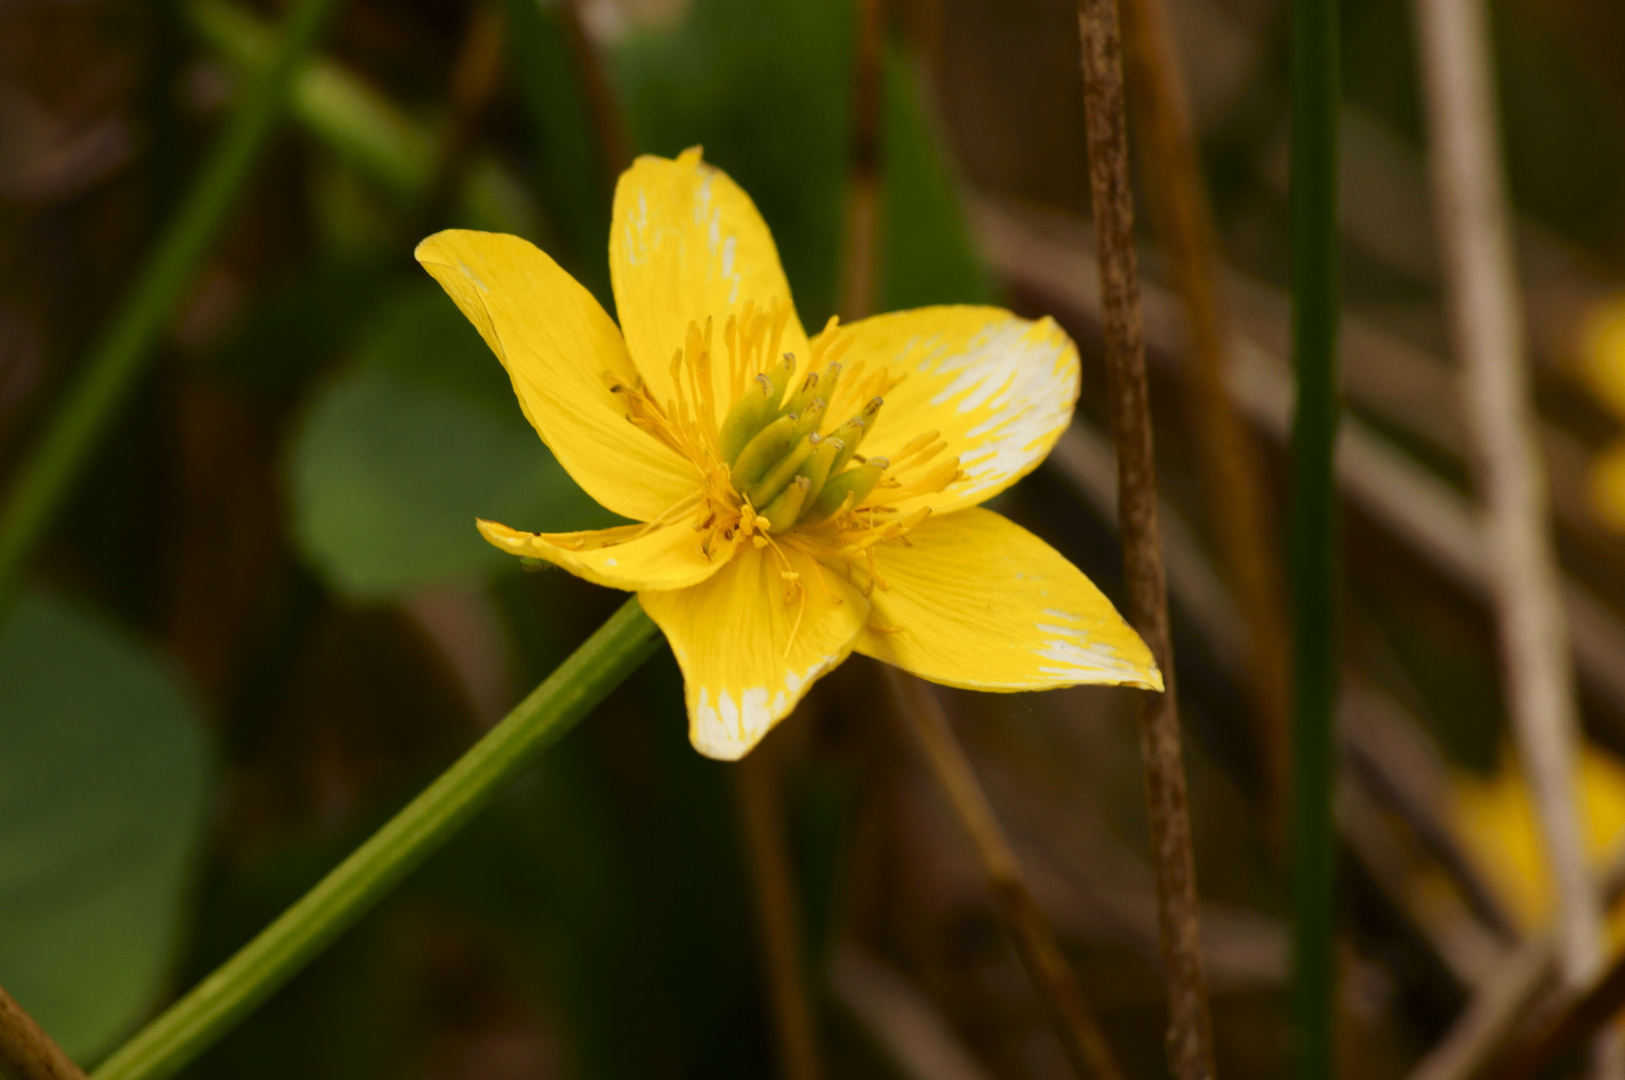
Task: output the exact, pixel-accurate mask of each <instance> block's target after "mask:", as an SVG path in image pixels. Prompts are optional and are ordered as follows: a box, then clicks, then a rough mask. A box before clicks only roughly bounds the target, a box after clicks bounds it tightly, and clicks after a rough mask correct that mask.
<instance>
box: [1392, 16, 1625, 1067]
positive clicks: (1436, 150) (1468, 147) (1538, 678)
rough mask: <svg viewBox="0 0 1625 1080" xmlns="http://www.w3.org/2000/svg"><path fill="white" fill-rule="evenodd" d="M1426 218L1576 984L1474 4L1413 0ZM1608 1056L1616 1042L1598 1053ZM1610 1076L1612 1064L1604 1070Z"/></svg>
mask: <svg viewBox="0 0 1625 1080" xmlns="http://www.w3.org/2000/svg"><path fill="white" fill-rule="evenodd" d="M1416 18H1417V28H1418V41H1419V44H1420V46H1421V55H1422V61H1423V65H1422V66H1423V69H1424V70H1423V73H1424V76H1425V79H1426V88H1427V106H1428V133H1429V142H1430V147H1431V166H1432V173H1433V181H1434V215H1435V219H1436V222H1437V225H1438V229H1439V236H1440V248H1441V250H1442V252H1443V255H1444V267H1445V271H1446V273H1445V279H1446V295H1447V297H1448V300H1449V307H1450V315H1451V321H1452V330H1453V332H1454V338H1455V343H1456V347H1457V350H1458V351H1459V352H1460V354H1461V359H1462V364H1463V370H1464V375H1465V379H1464V389H1465V392H1466V406H1467V408H1466V416H1467V420H1468V427H1469V429H1470V430H1471V432H1472V435H1473V442H1474V450H1475V451H1476V458H1477V460H1476V465H1477V469H1476V473H1477V481H1478V488H1479V492H1480V498H1481V500H1482V503H1483V507H1484V518H1485V527H1486V530H1487V534H1488V535H1487V540H1488V543H1487V545H1486V546H1487V548H1488V550H1489V552H1490V560H1491V566H1492V577H1491V580H1492V585H1493V588H1492V593H1493V596H1494V600H1495V604H1496V607H1497V623H1498V627H1499V632H1500V646H1501V649H1500V651H1501V663H1502V665H1503V670H1504V671H1505V673H1506V675H1505V677H1506V689H1507V704H1508V712H1509V713H1510V718H1511V721H1512V728H1513V731H1514V734H1515V737H1516V739H1517V745H1518V752H1519V757H1520V758H1521V759H1522V764H1523V768H1524V772H1525V774H1526V775H1527V776H1528V778H1529V783H1530V787H1531V789H1532V793H1533V795H1534V803H1535V808H1536V814H1537V818H1538V820H1539V823H1540V828H1541V833H1542V838H1543V840H1544V842H1545V850H1546V857H1547V860H1548V862H1549V865H1550V866H1551V873H1552V891H1553V894H1554V899H1555V906H1556V910H1557V942H1558V968H1559V973H1560V976H1561V978H1562V981H1563V983H1564V984H1565V986H1566V987H1567V988H1568V989H1569V990H1570V991H1571V992H1576V991H1578V990H1579V989H1581V988H1582V987H1585V986H1588V985H1590V984H1591V982H1592V981H1593V980H1594V979H1595V978H1596V976H1597V974H1598V972H1599V971H1600V970H1601V968H1602V965H1603V963H1604V958H1605V944H1604V923H1603V913H1602V907H1601V903H1600V900H1599V897H1598V893H1597V889H1596V886H1595V883H1594V881H1593V879H1592V875H1591V873H1590V870H1589V867H1588V866H1587V861H1586V852H1585V839H1584V837H1585V830H1584V826H1583V823H1582V820H1581V816H1580V810H1579V806H1578V804H1577V802H1576V799H1575V792H1576V791H1577V790H1578V782H1579V774H1578V770H1577V767H1576V760H1575V758H1576V749H1577V744H1578V741H1579V734H1578V733H1579V730H1580V721H1579V709H1578V705H1577V703H1576V700H1575V689H1574V671H1573V667H1572V666H1571V663H1570V657H1569V642H1568V626H1567V622H1566V620H1565V618H1564V613H1563V600H1562V588H1561V581H1562V573H1561V570H1560V569H1559V567H1558V563H1557V556H1556V552H1555V551H1554V547H1553V539H1552V525H1551V520H1550V513H1549V508H1548V505H1547V496H1546V486H1545V477H1544V471H1543V468H1542V465H1541V461H1540V449H1539V446H1538V444H1537V442H1536V438H1535V412H1534V406H1533V404H1532V402H1531V400H1530V392H1529V385H1528V384H1529V375H1528V371H1527V365H1526V363H1525V355H1524V354H1525V334H1524V324H1523V311H1522V306H1521V303H1520V300H1519V297H1518V289H1517V279H1516V276H1515V271H1514V267H1513V251H1512V236H1511V228H1510V225H1509V222H1510V216H1509V211H1508V206H1507V196H1506V191H1505V187H1504V183H1503V180H1502V167H1501V149H1500V138H1499V135H1498V121H1497V117H1496V112H1495V104H1494V91H1493V78H1492V75H1491V73H1490V67H1489V63H1490V61H1489V58H1490V57H1491V56H1492V55H1493V54H1492V51H1491V45H1490V35H1489V28H1488V26H1487V25H1486V23H1485V18H1484V8H1483V4H1482V3H1481V0H1417V3H1416ZM1610 1056H1611V1057H1614V1059H1615V1060H1616V1061H1617V1060H1618V1059H1617V1051H1616V1052H1615V1053H1614V1054H1611V1055H1610ZM1608 1071H1609V1072H1610V1073H1612V1074H1613V1075H1618V1069H1617V1067H1616V1068H1610V1069H1609V1070H1608Z"/></svg>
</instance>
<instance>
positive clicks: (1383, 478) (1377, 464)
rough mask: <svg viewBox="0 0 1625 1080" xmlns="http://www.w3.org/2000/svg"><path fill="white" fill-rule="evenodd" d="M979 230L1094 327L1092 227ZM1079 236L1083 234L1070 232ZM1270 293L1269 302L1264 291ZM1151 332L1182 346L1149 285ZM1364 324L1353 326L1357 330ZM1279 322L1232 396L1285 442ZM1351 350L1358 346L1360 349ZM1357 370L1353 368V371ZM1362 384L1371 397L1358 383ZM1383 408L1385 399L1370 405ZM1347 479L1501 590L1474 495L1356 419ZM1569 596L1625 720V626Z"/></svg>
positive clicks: (1384, 511) (1593, 664)
mask: <svg viewBox="0 0 1625 1080" xmlns="http://www.w3.org/2000/svg"><path fill="white" fill-rule="evenodd" d="M972 209H973V211H974V216H975V219H976V224H977V231H978V235H979V238H980V240H981V242H982V246H983V250H984V251H985V252H986V253H987V255H988V257H989V261H990V262H991V263H992V265H993V267H994V269H995V270H997V271H998V272H999V273H1000V274H1001V275H1003V276H1004V277H1005V278H1007V279H1008V280H1010V281H1011V282H1013V283H1015V284H1018V285H1019V286H1021V287H1022V288H1025V289H1029V290H1031V291H1032V292H1034V293H1036V294H1039V295H1041V296H1043V297H1044V298H1045V302H1046V303H1047V304H1049V305H1050V307H1051V309H1052V310H1056V311H1057V313H1058V314H1063V313H1064V314H1065V315H1066V316H1067V317H1068V318H1071V319H1075V320H1081V321H1083V322H1093V321H1096V320H1098V319H1100V317H1101V310H1100V296H1099V288H1098V285H1097V280H1098V270H1097V268H1096V264H1095V261H1094V250H1093V247H1092V246H1091V245H1090V244H1089V242H1088V241H1087V239H1086V238H1085V236H1084V232H1086V230H1082V229H1080V227H1078V226H1077V225H1074V224H1073V223H1072V221H1071V219H1067V218H1061V217H1058V216H1056V215H1049V214H1046V215H1044V216H1043V218H1042V221H1041V222H1037V221H1033V220H1031V219H1030V218H1029V216H1028V215H1026V214H1021V213H1016V212H1014V211H1012V210H1011V209H1009V208H1008V206H1007V205H1001V204H998V203H995V202H994V201H992V200H990V199H988V198H986V197H983V198H981V199H978V200H977V201H976V202H974V203H973V204H972ZM1071 236H1075V237H1076V238H1075V239H1068V237H1071ZM1258 291H1259V294H1260V295H1261V296H1262V295H1264V291H1263V290H1262V289H1261V288H1260V289H1259V290H1258ZM1269 295H1270V298H1271V300H1272V304H1271V307H1272V310H1280V311H1285V310H1286V297H1285V296H1284V295H1282V294H1278V293H1273V292H1272V293H1270V294H1269ZM1144 298H1145V304H1146V326H1147V328H1148V333H1149V336H1150V340H1151V343H1152V345H1153V347H1154V348H1155V350H1156V351H1155V352H1154V353H1153V355H1154V356H1156V357H1159V358H1165V357H1167V356H1170V355H1172V354H1175V353H1177V351H1178V350H1179V349H1180V348H1182V331H1181V319H1180V311H1179V304H1178V301H1176V300H1175V299H1174V298H1173V297H1172V296H1170V295H1169V294H1167V293H1165V292H1163V291H1161V290H1159V289H1158V288H1156V287H1155V286H1153V285H1148V286H1146V288H1145V293H1144ZM1355 326H1357V320H1355V319H1353V318H1346V319H1344V328H1345V332H1347V331H1349V330H1351V329H1353V328H1354V327H1355ZM1366 329H1367V331H1368V334H1367V341H1366V345H1365V346H1363V347H1368V348H1369V349H1371V350H1372V351H1373V353H1375V352H1376V351H1379V350H1380V351H1386V352H1388V353H1391V354H1394V355H1409V356H1425V355H1426V354H1423V353H1420V352H1419V351H1418V350H1416V349H1414V348H1412V347H1410V346H1407V345H1405V344H1404V343H1403V342H1400V341H1399V340H1397V339H1395V338H1393V337H1391V336H1389V335H1386V334H1382V333H1380V332H1379V331H1377V330H1375V328H1371V327H1367V328H1366ZM1267 330H1268V327H1267V326H1264V325H1257V326H1251V327H1248V328H1246V329H1245V331H1244V332H1243V333H1242V334H1240V335H1238V336H1237V337H1236V338H1235V340H1234V342H1233V345H1232V357H1233V359H1234V360H1235V366H1234V369H1233V371H1232V372H1231V377H1230V381H1229V383H1228V384H1227V385H1226V389H1227V390H1228V391H1229V393H1230V399H1231V401H1232V402H1234V403H1235V405H1236V407H1237V408H1238V409H1239V410H1240V411H1241V413H1242V414H1243V415H1244V416H1246V417H1247V419H1248V421H1249V422H1250V423H1251V424H1253V425H1254V426H1255V427H1256V428H1257V429H1258V430H1259V431H1260V432H1261V433H1263V434H1266V435H1269V436H1270V437H1271V438H1272V439H1274V440H1276V441H1277V442H1284V441H1285V440H1286V439H1287V437H1288V434H1289V428H1290V425H1291V415H1292V382H1291V374H1290V372H1289V371H1288V370H1287V367H1286V363H1285V361H1284V360H1283V359H1282V357H1281V356H1280V355H1279V354H1278V353H1276V352H1273V351H1271V350H1270V348H1269V347H1268V346H1267V345H1266V344H1265V342H1266V341H1267V340H1268V334H1267V333H1266V331H1267ZM1348 352H1349V353H1350V355H1352V353H1353V349H1352V348H1350V349H1349V350H1348ZM1352 370H1354V369H1351V371H1352ZM1351 388H1352V389H1354V390H1355V392H1356V400H1360V399H1359V398H1358V392H1359V381H1358V379H1351ZM1367 404H1370V405H1372V407H1373V408H1375V409H1376V411H1378V412H1381V411H1382V409H1381V408H1380V404H1379V403H1377V402H1374V401H1371V400H1369V399H1367ZM1338 483H1339V484H1340V485H1341V486H1342V488H1343V491H1344V494H1345V495H1347V497H1348V500H1349V502H1350V503H1351V504H1353V505H1356V506H1358V507H1360V508H1361V510H1362V511H1363V512H1365V513H1367V514H1370V515H1371V517H1372V518H1373V519H1375V520H1376V521H1377V522H1378V523H1380V524H1381V525H1382V527H1383V528H1385V529H1386V530H1388V531H1389V532H1390V533H1392V534H1393V535H1394V536H1396V537H1397V538H1399V539H1400V540H1402V541H1403V542H1405V543H1406V544H1408V545H1410V547H1411V548H1412V550H1414V551H1415V552H1416V553H1417V554H1418V555H1419V556H1421V557H1422V558H1423V559H1424V560H1426V561H1427V562H1428V563H1429V564H1431V565H1432V566H1433V567H1434V568H1435V569H1437V570H1438V571H1439V572H1440V573H1441V574H1442V575H1443V576H1444V577H1446V578H1448V579H1449V580H1451V581H1453V582H1455V583H1456V584H1457V585H1460V586H1461V587H1462V588H1463V589H1465V590H1467V591H1468V592H1470V593H1473V594H1480V595H1482V594H1487V593H1488V591H1489V587H1490V565H1489V554H1488V549H1487V545H1486V542H1485V537H1484V531H1483V529H1482V528H1481V527H1480V526H1481V522H1480V520H1479V518H1478V516H1477V515H1476V514H1475V513H1474V512H1473V508H1472V507H1471V506H1470V505H1469V504H1468V502H1467V500H1466V499H1464V498H1462V497H1461V496H1460V495H1459V494H1457V493H1456V490H1455V489H1454V488H1453V487H1451V486H1450V485H1449V484H1448V483H1446V482H1445V481H1443V480H1441V479H1439V478H1438V477H1437V476H1436V475H1434V474H1433V473H1432V472H1430V471H1429V470H1428V469H1426V468H1425V467H1423V466H1422V465H1420V464H1418V463H1417V462H1416V461H1415V460H1414V459H1412V458H1411V457H1409V456H1408V455H1407V454H1405V453H1404V452H1403V451H1401V450H1400V449H1399V448H1398V447H1397V446H1395V445H1394V444H1393V443H1392V442H1390V441H1389V440H1388V439H1387V438H1385V437H1384V436H1383V435H1381V434H1379V433H1378V432H1377V431H1376V430H1375V429H1374V428H1372V427H1370V426H1369V425H1367V424H1365V423H1364V422H1362V421H1361V420H1359V418H1357V417H1354V416H1345V417H1344V418H1343V421H1342V435H1341V449H1340V452H1339V456H1338ZM1563 599H1564V606H1565V610H1566V612H1567V615H1568V621H1569V627H1570V630H1571V631H1572V635H1573V645H1574V661H1575V664H1576V665H1577V666H1578V668H1579V672H1580V674H1581V676H1582V677H1583V678H1584V680H1585V685H1586V688H1587V690H1589V691H1590V692H1592V693H1595V694H1597V695H1598V697H1599V698H1601V699H1602V700H1604V701H1606V702H1607V703H1608V705H1609V707H1610V708H1612V709H1613V710H1615V711H1616V712H1618V713H1620V714H1625V665H1622V664H1620V663H1619V657H1620V656H1622V655H1625V621H1622V620H1621V619H1620V618H1619V617H1618V616H1617V615H1615V614H1614V613H1613V611H1611V610H1610V609H1609V608H1608V606H1607V605H1606V604H1604V603H1603V601H1602V600H1601V599H1600V598H1599V597H1598V596H1597V595H1596V594H1595V593H1593V592H1592V591H1590V590H1589V589H1588V588H1587V587H1586V586H1585V585H1583V584H1581V583H1580V582H1579V581H1578V580H1576V579H1574V578H1572V577H1570V578H1568V579H1567V580H1566V581H1565V582H1564V588H1563Z"/></svg>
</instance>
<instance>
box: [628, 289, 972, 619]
mask: <svg viewBox="0 0 1625 1080" xmlns="http://www.w3.org/2000/svg"><path fill="white" fill-rule="evenodd" d="M789 319H790V307H789V305H788V304H786V303H783V302H782V301H775V302H774V303H772V304H771V305H769V306H768V307H767V308H766V309H759V308H757V307H756V306H755V305H754V304H752V303H750V302H748V301H747V302H746V304H745V305H744V308H743V309H742V310H741V311H740V313H739V314H738V315H737V316H729V317H728V321H727V323H726V324H725V325H724V326H723V328H722V343H723V346H724V348H725V349H726V351H727V362H728V368H727V374H728V379H727V382H726V384H725V387H726V391H727V393H728V403H727V407H726V409H724V410H719V409H718V402H717V400H716V398H717V393H716V390H715V385H716V384H715V383H714V382H713V366H712V330H713V327H712V323H711V320H710V319H707V320H706V323H705V325H704V326H703V327H701V326H700V325H699V324H698V323H697V322H690V323H689V325H688V332H687V335H686V339H685V341H684V343H683V346H682V348H680V349H678V350H677V351H676V353H675V354H674V355H673V356H672V359H671V381H672V386H673V388H674V394H673V396H671V397H669V398H667V400H665V401H663V402H662V401H659V400H657V399H656V398H655V396H654V395H653V394H652V393H651V392H650V389H649V388H648V387H647V386H646V385H645V384H644V382H643V380H642V379H638V380H637V381H636V382H635V383H631V384H628V383H627V382H625V381H623V380H622V379H620V378H618V377H615V376H613V375H606V381H607V383H608V385H609V388H610V391H611V392H612V393H614V394H615V395H616V396H617V398H618V399H619V400H620V401H621V402H622V403H623V406H624V408H625V410H626V417H627V419H628V420H630V421H631V422H632V423H633V424H635V425H637V426H638V427H639V428H641V429H643V430H644V431H646V432H648V433H649V434H650V435H652V436H653V437H654V438H656V439H659V440H660V441H661V442H663V443H665V444H666V445H667V446H669V447H671V448H672V449H673V450H674V451H676V452H677V453H679V454H681V455H682V456H683V457H685V458H687V459H688V460H689V461H690V462H692V463H693V464H694V466H695V468H696V470H697V471H698V473H699V476H700V485H699V488H698V490H697V491H696V492H695V493H694V494H693V495H691V496H689V497H688V498H685V499H683V500H681V501H679V502H678V503H677V504H675V505H673V506H672V507H670V508H669V509H668V510H667V511H666V512H665V513H663V514H662V515H660V517H659V518H658V519H657V520H656V521H652V522H650V525H651V527H653V526H658V525H664V524H668V523H670V522H672V521H676V520H680V519H681V518H682V517H684V516H689V515H692V517H693V519H694V528H695V530H696V531H697V532H699V533H701V534H702V537H703V538H702V540H701V543H700V548H701V550H702V551H703V552H704V553H705V555H706V557H707V558H710V557H711V555H712V553H713V551H714V550H715V548H716V546H717V540H718V539H719V538H720V539H722V540H724V541H728V542H731V541H733V540H734V538H735V537H736V536H738V537H740V538H741V539H749V540H750V541H751V542H752V543H753V544H755V545H756V546H757V547H758V548H762V547H767V546H770V545H773V546H775V550H777V544H778V543H784V544H785V545H787V546H790V547H792V548H793V549H795V550H800V551H803V552H805V553H806V554H808V555H811V556H813V558H814V559H815V561H818V562H824V563H830V562H838V563H845V564H847V566H848V569H849V576H850V567H851V564H852V563H853V562H854V561H857V560H860V559H861V560H863V561H864V562H865V563H866V564H867V566H868V569H869V574H868V575H867V577H868V580H867V582H866V588H872V587H874V586H875V585H876V584H879V585H880V586H881V587H884V583H883V582H879V581H878V580H877V579H876V577H875V575H874V572H873V557H872V554H871V552H872V548H873V547H874V545H875V544H878V543H881V542H883V541H887V540H896V539H901V538H902V537H903V536H904V535H905V534H906V533H907V532H908V531H909V530H910V529H912V528H914V527H915V526H917V525H918V524H919V523H920V522H922V521H924V520H925V518H926V517H927V516H929V514H930V510H929V509H928V508H921V509H919V510H916V511H915V512H913V513H911V514H907V515H904V514H902V513H901V511H899V510H898V508H897V507H896V506H895V505H894V504H896V503H898V502H901V501H902V500H904V499H907V498H911V497H914V496H918V495H927V494H933V493H935V492H938V491H941V490H943V489H944V488H946V487H947V486H948V485H949V484H951V483H953V482H954V481H955V480H957V479H958V478H959V475H960V473H959V459H958V458H950V459H947V460H945V461H941V462H938V463H937V464H936V465H935V466H934V467H932V468H930V469H929V470H924V469H923V466H925V465H926V464H927V463H928V462H930V461H931V460H932V459H933V458H934V457H935V456H936V455H937V454H938V453H939V452H941V451H942V450H943V449H944V448H945V447H946V445H947V444H946V443H945V442H942V441H941V440H940V439H938V437H937V432H934V431H932V432H926V433H923V434H921V435H920V436H918V437H917V438H915V439H913V440H912V441H910V442H909V443H908V444H907V445H906V446H904V447H903V449H902V450H901V452H900V453H899V454H898V455H897V457H896V458H895V460H888V459H887V458H884V457H871V458H865V457H864V456H863V455H862V454H861V453H859V449H860V447H861V446H862V444H863V441H864V439H865V438H866V437H867V436H868V435H869V433H870V432H871V431H872V430H873V429H874V426H875V424H876V423H877V421H878V419H879V416H880V411H881V407H882V405H883V404H884V401H885V395H886V394H887V393H888V392H890V390H891V389H892V388H893V387H895V386H896V385H897V384H898V383H899V382H901V381H902V379H903V377H904V373H893V372H891V371H888V370H886V369H884V368H880V369H877V370H867V368H866V365H865V362H864V361H863V360H861V359H860V360H858V361H857V362H856V363H853V364H852V365H850V368H844V367H843V364H842V362H841V361H842V358H843V357H844V356H845V354H846V352H847V350H848V348H849V346H850V345H851V342H852V338H851V335H850V334H849V333H848V332H847V331H845V330H843V329H842V328H841V327H840V326H839V324H838V320H837V319H835V318H831V319H830V321H829V323H828V325H827V326H826V327H825V331H824V333H823V334H821V335H819V337H818V339H817V343H816V344H815V345H814V346H813V348H812V355H811V357H810V358H809V363H808V364H807V366H806V369H805V370H804V371H803V372H802V373H801V374H800V376H799V378H798V377H797V372H798V370H799V369H800V365H799V364H798V361H797V357H796V356H795V355H794V353H791V352H784V353H781V352H780V351H779V347H780V344H781V343H782V341H783V337H784V331H785V328H786V326H787V325H788V323H789ZM836 417H844V418H845V419H842V420H840V421H839V422H832V418H836ZM905 542H906V541H905ZM781 555H782V553H781ZM785 569H786V573H785V577H786V578H787V579H791V580H793V579H795V578H796V577H798V576H799V575H796V574H795V573H794V572H793V571H790V570H789V568H788V566H786V568H785Z"/></svg>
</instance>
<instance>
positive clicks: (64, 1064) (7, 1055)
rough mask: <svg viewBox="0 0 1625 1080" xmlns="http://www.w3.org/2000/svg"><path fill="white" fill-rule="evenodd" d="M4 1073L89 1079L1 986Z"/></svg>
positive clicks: (33, 1078)
mask: <svg viewBox="0 0 1625 1080" xmlns="http://www.w3.org/2000/svg"><path fill="white" fill-rule="evenodd" d="M0 1073H3V1074H5V1075H6V1076H8V1077H12V1078H13V1080H85V1074H84V1072H83V1071H82V1070H81V1069H80V1068H79V1066H77V1065H75V1064H74V1063H73V1059H72V1058H70V1057H69V1056H68V1055H67V1054H65V1053H63V1052H62V1048H61V1047H60V1046H58V1045H57V1044H56V1043H55V1042H53V1041H52V1039H51V1037H50V1036H49V1035H47V1034H45V1032H44V1031H43V1030H42V1029H41V1028H40V1026H39V1025H38V1024H36V1023H35V1022H34V1018H33V1017H32V1016H29V1015H28V1014H27V1013H26V1012H24V1011H23V1007H22V1006H21V1005H18V1004H17V1002H16V1001H15V1000H13V999H12V996H11V995H10V994H8V993H6V991H5V989H4V988H3V987H0Z"/></svg>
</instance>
